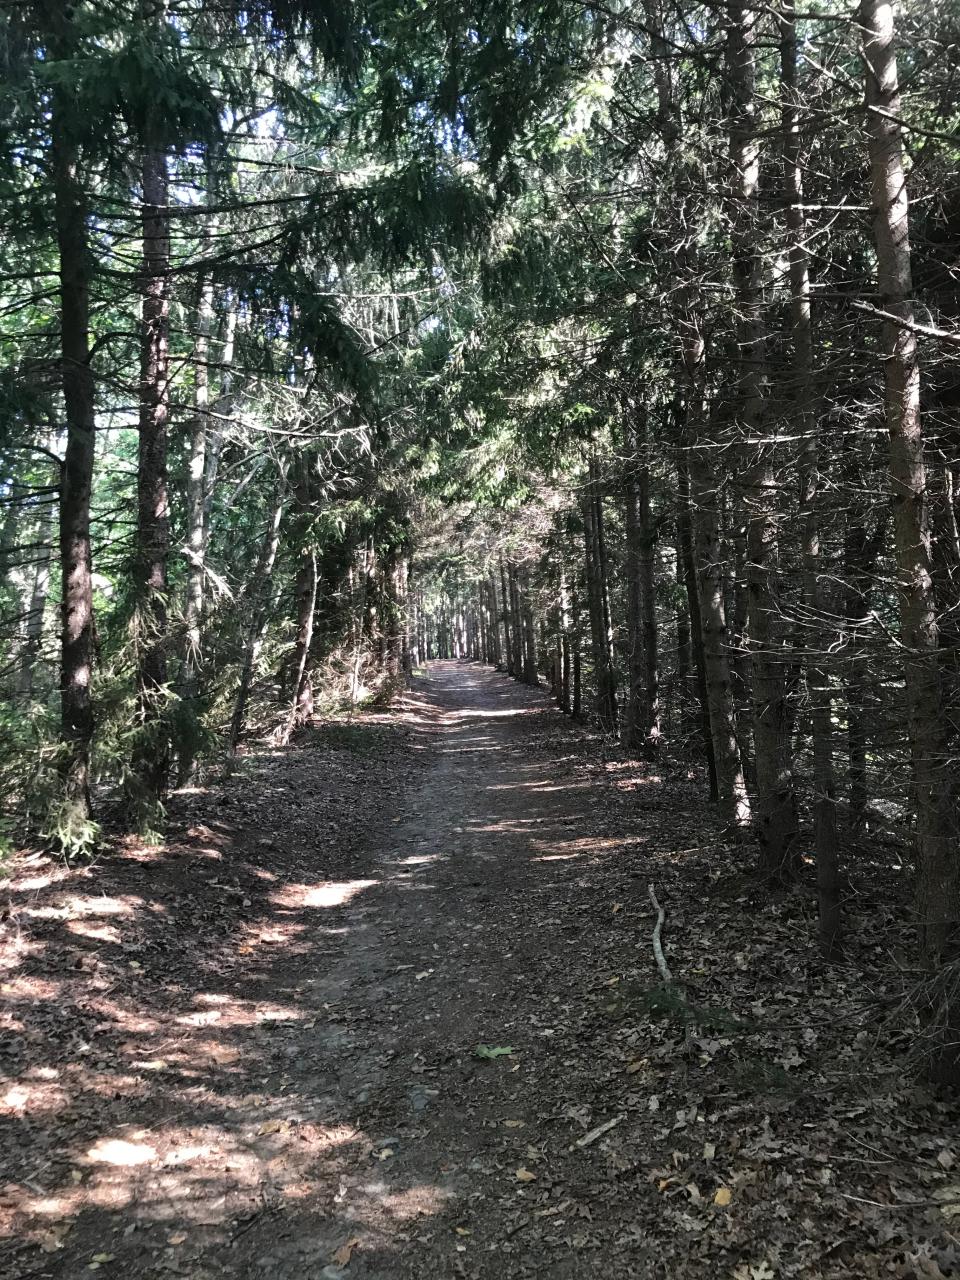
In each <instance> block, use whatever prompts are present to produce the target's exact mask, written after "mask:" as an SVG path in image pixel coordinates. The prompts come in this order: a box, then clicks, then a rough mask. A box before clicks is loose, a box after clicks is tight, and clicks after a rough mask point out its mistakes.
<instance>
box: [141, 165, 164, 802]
mask: <svg viewBox="0 0 960 1280" xmlns="http://www.w3.org/2000/svg"><path fill="white" fill-rule="evenodd" d="M142 183H143V276H142V286H141V288H142V297H143V304H142V319H141V345H140V433H139V451H138V459H137V554H136V586H137V592H138V605H137V720H138V727H139V733H138V740H137V745H136V747H135V749H134V761H133V772H134V774H135V777H136V781H137V789H136V795H134V797H133V800H134V803H135V805H136V806H137V807H138V808H139V809H141V810H142V812H141V814H140V817H141V819H142V820H149V819H151V818H152V816H153V815H154V814H155V812H156V806H157V805H158V804H159V803H160V801H161V800H162V799H163V795H164V792H165V791H166V786H167V776H168V770H169V757H170V743H169V733H168V730H167V726H166V722H165V715H164V711H165V708H164V702H165V698H166V683H167V557H168V552H169V539H170V520H169V508H168V501H167V428H168V424H169V418H170V370H169V342H170V334H169V326H170V316H169V297H168V294H169V272H170V225H169V210H168V205H167V201H168V176H167V158H166V155H165V154H164V152H163V151H161V150H156V149H152V148H149V147H148V148H147V150H146V151H145V153H144V156H143V164H142Z"/></svg>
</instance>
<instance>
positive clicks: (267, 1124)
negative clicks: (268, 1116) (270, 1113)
mask: <svg viewBox="0 0 960 1280" xmlns="http://www.w3.org/2000/svg"><path fill="white" fill-rule="evenodd" d="M282 1128H283V1121H282V1120H264V1122H263V1124H262V1125H261V1126H260V1128H259V1129H258V1130H257V1133H258V1134H259V1135H260V1136H261V1137H263V1136H265V1135H266V1134H268V1133H279V1132H280V1131H281V1130H282Z"/></svg>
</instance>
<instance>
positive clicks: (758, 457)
mask: <svg viewBox="0 0 960 1280" xmlns="http://www.w3.org/2000/svg"><path fill="white" fill-rule="evenodd" d="M729 13H730V27H729V30H728V35H727V78H728V82H729V84H730V91H731V98H732V102H731V117H730V161H731V198H730V219H731V227H732V239H733V281H734V291H735V294H736V298H737V344H738V348H739V358H740V367H739V372H738V386H737V408H738V410H739V419H740V423H739V425H740V427H741V430H742V431H743V433H744V436H745V440H746V444H745V451H746V453H747V454H748V455H752V456H753V457H754V462H753V465H752V466H751V467H750V469H749V470H748V472H747V474H746V477H745V492H744V502H745V506H746V510H747V517H748V519H747V567H746V578H747V594H748V602H749V603H748V633H749V652H750V660H751V670H752V696H753V739H754V756H755V761H756V777H757V798H756V811H755V814H754V829H755V832H756V836H757V842H758V844H759V855H760V857H759V860H760V873H761V875H762V876H764V877H765V878H767V879H779V880H783V879H788V878H790V876H791V875H792V874H793V872H794V870H795V865H794V845H795V840H796V830H797V823H796V806H795V802H794V795H793V775H792V772H791V768H790V752H789V745H790V744H789V742H788V740H787V735H786V730H787V704H786V668H785V661H784V655H783V652H782V647H783V642H782V637H781V635H780V630H781V629H780V626H779V606H778V602H777V598H776V593H775V581H776V574H777V570H778V558H779V548H778V538H779V527H778V513H777V509H776V502H777V488H778V486H777V479H776V474H775V470H774V456H773V443H772V441H771V440H769V439H768V438H767V437H766V430H767V422H766V418H767V413H766V400H767V359H766V327H765V323H764V316H763V274H762V273H763V259H762V246H761V243H760V226H759V211H758V199H759V176H760V154H759V147H758V143H757V120H756V97H755V92H756V87H755V78H756V73H755V66H754V43H755V41H756V28H757V24H758V21H759V18H758V14H757V12H756V11H755V10H754V9H752V8H750V7H748V6H745V5H741V4H737V3H732V4H731V5H730V6H729Z"/></svg>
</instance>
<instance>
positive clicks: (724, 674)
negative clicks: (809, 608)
mask: <svg viewBox="0 0 960 1280" xmlns="http://www.w3.org/2000/svg"><path fill="white" fill-rule="evenodd" d="M681 341H682V344H683V365H684V373H685V380H686V386H687V413H686V424H685V434H686V437H687V442H688V443H687V446H686V459H687V471H688V474H689V477H690V501H691V510H692V515H693V528H694V562H695V565H696V574H697V596H698V599H699V605H700V630H701V636H702V641H703V665H704V675H705V680H706V705H707V714H708V717H709V720H710V735H711V738H712V740H713V759H714V762H715V764H716V770H717V794H718V796H719V801H720V805H721V807H722V808H723V811H724V813H725V815H726V817H727V818H728V819H729V821H730V822H731V823H732V824H733V826H734V827H736V828H737V829H738V830H745V829H746V828H747V827H748V826H749V824H750V800H749V797H748V796H747V787H746V781H745V779H744V775H743V763H742V760H741V757H740V745H739V743H738V741H737V732H736V722H735V718H734V704H733V686H732V683H731V679H730V660H729V653H728V649H727V619H726V611H725V608H724V599H723V594H724V593H723V563H722V561H721V558H720V504H719V495H718V478H717V476H716V475H715V474H714V470H713V466H712V464H711V461H710V456H711V449H710V442H709V441H708V440H707V439H706V433H705V431H704V405H703V397H704V386H703V376H704V375H703V361H704V347H703V337H702V335H701V332H700V326H699V324H698V322H697V319H696V317H695V316H693V314H692V313H691V312H689V311H688V312H687V314H686V315H685V316H684V319H683V324H682V327H681Z"/></svg>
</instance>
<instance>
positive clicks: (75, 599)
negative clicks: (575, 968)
mask: <svg viewBox="0 0 960 1280" xmlns="http://www.w3.org/2000/svg"><path fill="white" fill-rule="evenodd" d="M53 11H54V12H56V6H54V7H53ZM70 14H71V10H70V9H68V8H67V7H66V6H64V7H63V9H62V10H60V11H59V14H58V21H57V30H56V32H55V34H54V38H53V39H52V41H51V51H52V54H53V57H54V59H55V60H56V61H68V60H69V59H70V57H71V56H72V51H73V45H74V43H75V38H74V31H73V27H72V23H71V20H70ZM74 113H75V106H74V104H73V102H72V101H71V100H70V95H69V93H68V91H67V90H66V88H64V87H62V86H61V87H55V89H54V92H53V95H52V99H51V109H50V133H51V150H52V170H53V195H54V212H55V218H56V229H57V250H58V257H59V268H58V270H59V284H60V376H61V380H62V386H63V400H64V409H65V415H66V426H67V442H66V452H65V455H64V460H63V467H62V472H61V486H60V530H59V536H60V571H61V581H62V588H61V590H62V597H61V622H62V631H61V657H60V741H61V743H62V745H63V757H62V763H61V766H60V775H61V781H62V785H63V811H62V813H61V814H60V815H59V817H58V819H57V825H58V828H59V830H58V832H57V834H58V836H59V838H60V840H61V842H62V843H63V845H64V847H66V848H71V847H72V846H73V844H74V843H75V842H76V841H80V842H84V841H85V839H86V838H87V829H88V826H89V821H90V744H91V742H92V740H93V728H94V718H93V705H92V702H91V697H90V685H91V681H92V678H93V577H92V561H91V553H90V490H91V485H92V481H93V458H94V436H95V431H96V419H95V413H94V404H95V400H94V381H93V370H92V368H91V365H90V270H91V263H90V248H89V243H88V239H87V221H86V217H87V215H86V202H85V198H84V193H83V188H82V185H81V183H80V179H79V174H78V155H77V149H76V146H75V144H74V143H73V141H72V139H73V123H72V121H73V116H74Z"/></svg>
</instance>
